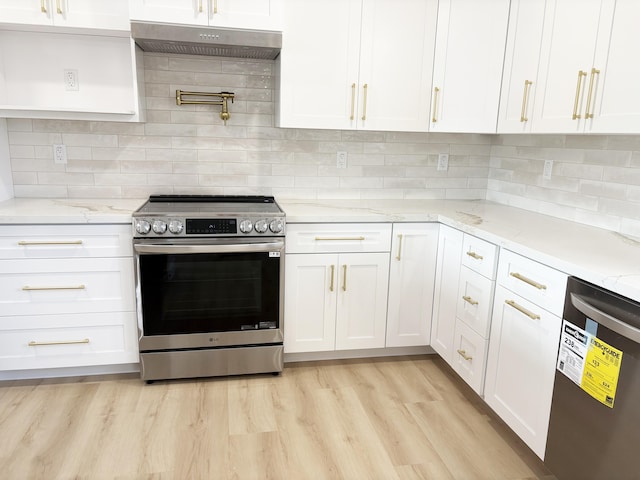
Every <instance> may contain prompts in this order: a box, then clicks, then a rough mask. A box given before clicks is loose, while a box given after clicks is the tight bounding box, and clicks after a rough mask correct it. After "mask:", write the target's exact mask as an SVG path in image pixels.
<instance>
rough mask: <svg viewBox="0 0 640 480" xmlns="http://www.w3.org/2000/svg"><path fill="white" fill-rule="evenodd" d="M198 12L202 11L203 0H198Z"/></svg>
mask: <svg viewBox="0 0 640 480" xmlns="http://www.w3.org/2000/svg"><path fill="white" fill-rule="evenodd" d="M198 12H200V13H202V0H198Z"/></svg>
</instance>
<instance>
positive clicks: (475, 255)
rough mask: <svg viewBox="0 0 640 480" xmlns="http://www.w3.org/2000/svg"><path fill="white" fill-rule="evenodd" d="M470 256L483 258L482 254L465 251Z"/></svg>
mask: <svg viewBox="0 0 640 480" xmlns="http://www.w3.org/2000/svg"><path fill="white" fill-rule="evenodd" d="M467 255H469V256H470V257H471V258H475V259H476V260H483V259H484V257H483V256H482V255H478V254H477V253H476V252H467Z"/></svg>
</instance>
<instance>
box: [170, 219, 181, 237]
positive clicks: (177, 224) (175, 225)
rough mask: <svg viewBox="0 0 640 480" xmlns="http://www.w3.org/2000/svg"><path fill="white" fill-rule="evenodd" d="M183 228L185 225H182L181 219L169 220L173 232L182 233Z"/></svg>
mask: <svg viewBox="0 0 640 480" xmlns="http://www.w3.org/2000/svg"><path fill="white" fill-rule="evenodd" d="M183 228H184V226H183V225H182V222H181V221H180V220H171V221H170V222H169V231H170V232H171V233H174V234H176V235H177V234H179V233H182V229H183Z"/></svg>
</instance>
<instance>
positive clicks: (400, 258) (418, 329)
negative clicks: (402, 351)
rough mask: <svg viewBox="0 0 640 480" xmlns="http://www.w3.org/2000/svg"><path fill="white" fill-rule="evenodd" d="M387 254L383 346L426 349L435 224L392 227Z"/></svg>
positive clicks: (429, 318) (436, 236)
mask: <svg viewBox="0 0 640 480" xmlns="http://www.w3.org/2000/svg"><path fill="white" fill-rule="evenodd" d="M391 251H392V256H391V260H390V262H391V264H390V267H389V305H388V313H387V340H386V346H387V347H406V346H415V345H428V344H429V339H430V335H431V315H432V312H433V292H434V286H435V272H436V255H437V251H438V224H437V223H416V224H404V223H398V224H394V226H393V243H392V245H391Z"/></svg>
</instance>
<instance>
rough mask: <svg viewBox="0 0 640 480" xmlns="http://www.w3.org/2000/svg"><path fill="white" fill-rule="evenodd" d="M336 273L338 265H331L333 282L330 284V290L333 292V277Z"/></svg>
mask: <svg viewBox="0 0 640 480" xmlns="http://www.w3.org/2000/svg"><path fill="white" fill-rule="evenodd" d="M335 273H336V266H335V265H331V283H330V284H329V291H330V292H333V277H334V276H335Z"/></svg>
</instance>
